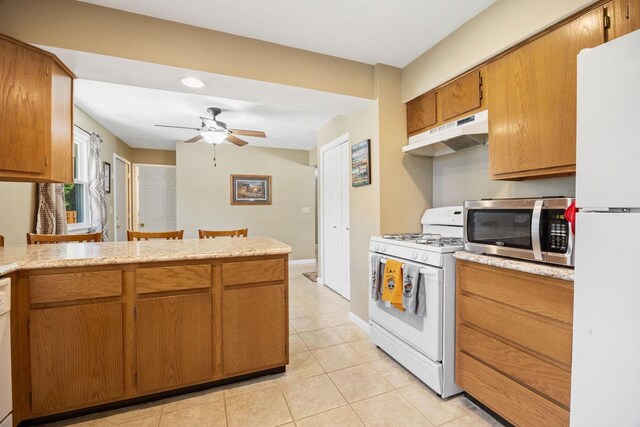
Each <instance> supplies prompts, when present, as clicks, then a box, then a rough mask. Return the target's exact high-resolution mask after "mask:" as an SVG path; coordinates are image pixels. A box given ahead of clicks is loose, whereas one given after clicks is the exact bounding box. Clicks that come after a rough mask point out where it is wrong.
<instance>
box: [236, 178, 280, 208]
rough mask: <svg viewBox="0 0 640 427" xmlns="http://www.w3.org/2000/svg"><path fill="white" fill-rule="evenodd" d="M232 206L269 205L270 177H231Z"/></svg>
mask: <svg viewBox="0 0 640 427" xmlns="http://www.w3.org/2000/svg"><path fill="white" fill-rule="evenodd" d="M231 204H232V205H239V206H242V205H247V206H255V205H270V204H271V175H231Z"/></svg>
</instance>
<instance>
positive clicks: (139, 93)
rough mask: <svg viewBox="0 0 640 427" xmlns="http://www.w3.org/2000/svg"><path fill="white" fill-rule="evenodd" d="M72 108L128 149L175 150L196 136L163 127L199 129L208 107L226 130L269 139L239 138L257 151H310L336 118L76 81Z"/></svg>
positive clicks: (328, 114)
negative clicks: (219, 110)
mask: <svg viewBox="0 0 640 427" xmlns="http://www.w3.org/2000/svg"><path fill="white" fill-rule="evenodd" d="M74 95H75V103H76V105H77V106H78V107H80V108H81V109H82V110H84V111H85V112H86V113H88V114H89V115H90V116H91V117H93V118H94V119H95V120H96V121H98V122H99V123H101V124H102V125H103V126H104V127H106V128H107V129H109V130H110V131H111V132H112V133H113V134H114V135H116V136H117V137H118V138H120V139H121V140H123V141H124V142H126V143H127V144H128V145H130V146H132V147H138V148H152V149H163V150H175V147H176V141H184V140H187V139H189V138H192V137H193V136H196V135H197V132H196V131H192V130H187V129H170V128H160V127H156V126H154V125H156V124H166V125H175V126H186V127H195V128H197V127H199V126H200V122H201V120H200V119H199V117H200V116H204V117H207V116H208V114H207V108H208V107H220V108H222V109H223V110H225V111H224V112H223V113H222V114H220V115H219V116H218V119H219V120H221V121H223V122H225V123H226V124H227V126H228V127H229V128H237V129H248V130H262V131H264V132H265V133H266V134H267V138H253V137H244V136H243V137H241V138H242V139H244V140H246V141H247V142H249V143H250V144H251V145H252V146H255V147H275V148H291V149H305V150H309V149H311V148H313V147H314V146H315V145H316V140H317V136H316V135H317V133H316V132H317V130H318V128H320V127H321V126H322V125H323V124H325V123H326V122H327V121H329V120H330V119H331V118H332V117H333V116H334V114H330V113H323V112H312V111H302V110H299V109H292V108H285V107H274V106H267V105H262V104H257V103H254V102H246V101H238V100H233V99H227V98H216V97H212V96H205V95H196V94H190V93H183V92H172V91H166V90H158V89H149V88H142V87H136V86H128V85H121V84H113V83H104V82H97V81H92V80H76V82H75V86H74Z"/></svg>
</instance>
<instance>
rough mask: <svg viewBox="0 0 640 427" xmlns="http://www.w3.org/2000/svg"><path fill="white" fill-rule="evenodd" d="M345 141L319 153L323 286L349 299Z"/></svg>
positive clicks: (347, 148)
mask: <svg viewBox="0 0 640 427" xmlns="http://www.w3.org/2000/svg"><path fill="white" fill-rule="evenodd" d="M348 153H349V144H348V142H345V143H343V144H341V145H339V146H336V147H334V148H331V149H330V150H327V151H325V152H324V154H323V162H322V163H323V183H322V184H323V224H324V225H323V230H324V239H323V246H324V248H323V257H324V258H323V259H324V261H323V263H324V273H323V274H324V276H325V277H323V280H324V283H325V285H327V286H329V287H330V288H331V289H333V290H335V291H336V292H338V293H339V294H340V295H342V296H344V297H345V298H347V299H349V297H350V286H349V186H348V185H349V181H348V178H349V163H348V159H349V157H348V156H349V154H348Z"/></svg>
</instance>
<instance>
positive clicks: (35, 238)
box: [27, 233, 102, 245]
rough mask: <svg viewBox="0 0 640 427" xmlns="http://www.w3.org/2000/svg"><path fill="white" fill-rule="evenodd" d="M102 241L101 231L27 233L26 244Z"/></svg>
mask: <svg viewBox="0 0 640 427" xmlns="http://www.w3.org/2000/svg"><path fill="white" fill-rule="evenodd" d="M73 242H84V243H90V242H102V233H87V234H35V233H27V244H29V245H42V244H49V243H73Z"/></svg>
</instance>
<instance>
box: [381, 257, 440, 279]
mask: <svg viewBox="0 0 640 427" xmlns="http://www.w3.org/2000/svg"><path fill="white" fill-rule="evenodd" d="M387 260H388V258H381V259H380V262H381V263H382V264H386V263H387ZM401 262H402V265H404V264H411V265H419V264H416V263H413V262H407V261H404V260H403V261H401ZM420 274H421V275H423V276H427V277H435V278H437V279H438V280H439V279H440V277H441V275H442V270H441V269H439V268H437V267H433V268H421V269H420Z"/></svg>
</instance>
